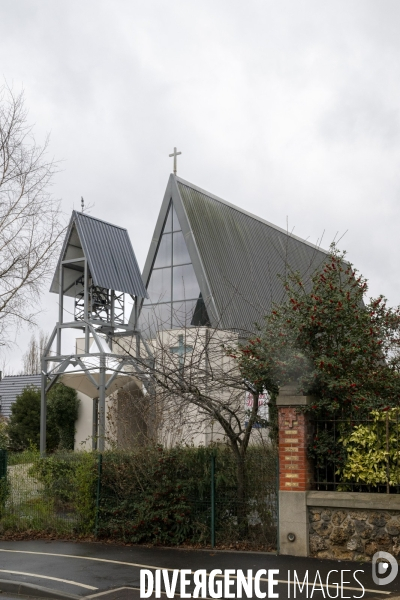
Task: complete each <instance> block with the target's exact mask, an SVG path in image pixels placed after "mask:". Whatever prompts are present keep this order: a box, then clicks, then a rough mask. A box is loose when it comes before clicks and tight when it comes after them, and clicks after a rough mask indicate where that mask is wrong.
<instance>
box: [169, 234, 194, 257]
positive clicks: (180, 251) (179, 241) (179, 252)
mask: <svg viewBox="0 0 400 600" xmlns="http://www.w3.org/2000/svg"><path fill="white" fill-rule="evenodd" d="M172 235H173V236H174V239H173V249H174V252H173V264H174V265H182V264H184V263H190V256H189V252H188V249H187V247H186V242H185V238H184V237H183V233H182V231H178V233H173V234H172Z"/></svg>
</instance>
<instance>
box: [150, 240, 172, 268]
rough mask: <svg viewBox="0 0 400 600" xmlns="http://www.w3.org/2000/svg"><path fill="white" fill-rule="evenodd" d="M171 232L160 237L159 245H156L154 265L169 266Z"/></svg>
mask: <svg viewBox="0 0 400 600" xmlns="http://www.w3.org/2000/svg"><path fill="white" fill-rule="evenodd" d="M171 244H172V233H166V234H164V235H163V236H162V237H161V240H160V245H159V246H158V251H157V256H156V261H155V263H154V267H156V268H157V267H169V266H171V254H172V247H171Z"/></svg>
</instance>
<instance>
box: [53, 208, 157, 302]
mask: <svg viewBox="0 0 400 600" xmlns="http://www.w3.org/2000/svg"><path fill="white" fill-rule="evenodd" d="M80 257H82V264H80V263H79V262H76V259H78V258H80ZM84 259H86V260H87V263H88V267H89V270H90V274H91V277H92V280H93V284H94V285H95V286H99V287H102V288H107V289H109V290H115V291H118V292H123V293H125V294H131V295H132V296H139V297H141V298H146V297H147V292H146V288H145V286H144V283H143V280H142V276H141V274H140V270H139V266H138V263H137V260H136V256H135V253H134V251H133V247H132V244H131V240H130V238H129V234H128V232H127V230H126V229H124V228H123V227H119V226H118V225H113V224H111V223H107V222H106V221H102V220H100V219H97V218H95V217H92V216H89V215H86V214H85V213H80V212H77V211H75V210H74V211H73V212H72V216H71V220H70V222H69V226H68V229H67V233H66V236H65V240H64V244H63V247H62V250H61V254H60V258H59V260H58V266H57V269H56V272H55V274H54V277H53V281H52V284H51V287H50V291H51V292H53V293H59V273H60V263H61V261H64V270H65V275H64V295H66V296H75V294H76V288H75V287H74V282H75V281H77V280H78V279H79V278H80V276H81V274H82V273H83V261H84ZM68 260H73V261H74V262H71V264H70V266H69V265H68V264H65V261H68Z"/></svg>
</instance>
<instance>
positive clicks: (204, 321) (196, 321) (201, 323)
mask: <svg viewBox="0 0 400 600" xmlns="http://www.w3.org/2000/svg"><path fill="white" fill-rule="evenodd" d="M190 325H193V326H194V327H205V326H207V327H209V326H210V319H209V318H208V314H207V308H206V305H205V303H204V300H203V297H202V295H201V294H200V296H199V298H198V300H197V302H196V306H195V309H194V312H193V318H192V321H191V323H190Z"/></svg>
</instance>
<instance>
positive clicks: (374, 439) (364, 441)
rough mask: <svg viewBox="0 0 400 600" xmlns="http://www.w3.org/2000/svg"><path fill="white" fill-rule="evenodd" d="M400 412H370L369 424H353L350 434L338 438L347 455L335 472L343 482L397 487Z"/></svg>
mask: <svg viewBox="0 0 400 600" xmlns="http://www.w3.org/2000/svg"><path fill="white" fill-rule="evenodd" d="M399 413H400V409H398V408H392V409H389V410H387V411H385V412H381V411H378V410H373V411H372V412H371V414H370V416H371V421H370V422H368V423H363V424H361V425H356V426H355V427H354V428H353V431H352V432H351V433H350V434H347V435H343V436H342V437H341V438H340V439H339V442H341V443H342V444H343V447H344V449H345V451H346V452H347V457H346V460H345V464H344V466H343V467H342V468H340V469H338V471H337V475H340V476H341V479H342V481H343V482H347V481H355V482H357V483H364V484H369V485H372V486H374V487H376V486H378V485H382V484H386V483H389V485H399V483H400V450H399V445H398V441H399V437H400V423H399ZM386 428H388V431H389V438H388V447H387V446H386Z"/></svg>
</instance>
